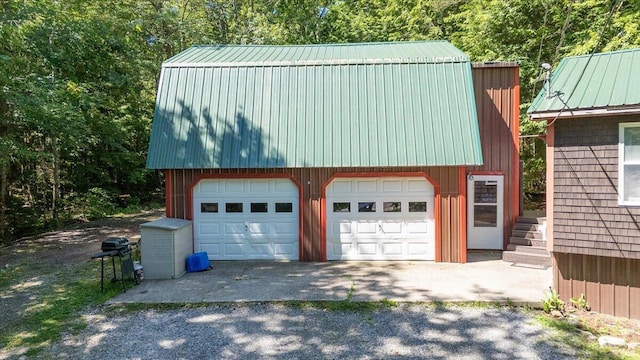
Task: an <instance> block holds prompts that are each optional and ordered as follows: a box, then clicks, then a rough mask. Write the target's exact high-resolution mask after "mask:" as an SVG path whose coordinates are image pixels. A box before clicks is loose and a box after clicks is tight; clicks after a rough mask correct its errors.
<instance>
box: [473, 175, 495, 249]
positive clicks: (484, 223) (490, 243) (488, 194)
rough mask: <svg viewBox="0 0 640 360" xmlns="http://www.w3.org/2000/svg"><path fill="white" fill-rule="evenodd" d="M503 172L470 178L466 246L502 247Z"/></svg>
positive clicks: (477, 247) (482, 247) (479, 247)
mask: <svg viewBox="0 0 640 360" xmlns="http://www.w3.org/2000/svg"><path fill="white" fill-rule="evenodd" d="M503 193H504V177H503V176H502V175H469V176H468V177H467V248H468V249H495V250H503V241H502V229H503V211H504V210H503V207H504V202H503Z"/></svg>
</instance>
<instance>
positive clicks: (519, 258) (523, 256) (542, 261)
mask: <svg viewBox="0 0 640 360" xmlns="http://www.w3.org/2000/svg"><path fill="white" fill-rule="evenodd" d="M502 260H504V261H508V262H512V263H516V264H528V265H537V266H546V267H549V266H551V256H550V255H536V254H527V253H522V252H519V251H505V252H503V253H502Z"/></svg>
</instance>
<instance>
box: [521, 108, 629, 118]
mask: <svg viewBox="0 0 640 360" xmlns="http://www.w3.org/2000/svg"><path fill="white" fill-rule="evenodd" d="M633 114H640V107H632V108H600V109H582V110H564V111H562V112H560V111H547V112H539V113H531V114H529V117H531V119H532V120H551V119H556V118H557V119H566V118H578V117H595V116H613V115H633Z"/></svg>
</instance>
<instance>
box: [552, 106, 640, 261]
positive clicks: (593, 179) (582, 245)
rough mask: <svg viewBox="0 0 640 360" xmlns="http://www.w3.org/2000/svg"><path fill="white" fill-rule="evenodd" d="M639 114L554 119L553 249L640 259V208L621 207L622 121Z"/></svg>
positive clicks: (639, 118)
mask: <svg viewBox="0 0 640 360" xmlns="http://www.w3.org/2000/svg"><path fill="white" fill-rule="evenodd" d="M633 121H639V122H640V116H637V115H632V116H621V117H616V118H612V117H609V118H606V117H603V118H592V119H567V120H561V121H557V122H556V123H555V137H554V141H555V147H554V162H555V164H554V201H553V203H554V210H553V211H554V214H553V216H554V227H553V237H554V251H556V252H566V253H574V254H584V255H597V256H608V257H629V258H635V259H640V225H639V223H640V221H639V219H640V207H625V206H619V205H618V194H617V186H618V132H619V128H618V124H619V123H620V122H633Z"/></svg>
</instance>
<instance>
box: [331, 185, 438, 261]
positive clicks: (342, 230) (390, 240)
mask: <svg viewBox="0 0 640 360" xmlns="http://www.w3.org/2000/svg"><path fill="white" fill-rule="evenodd" d="M434 194H435V193H434V189H433V186H432V185H431V184H430V183H429V182H428V181H427V180H426V179H425V178H422V177H406V178H404V177H402V178H401V177H381V178H338V179H336V180H334V181H332V182H331V184H329V186H328V187H327V192H326V209H327V210H326V211H327V217H326V219H327V220H326V221H327V222H326V224H327V259H328V260H435V224H434V217H433V214H434Z"/></svg>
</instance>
